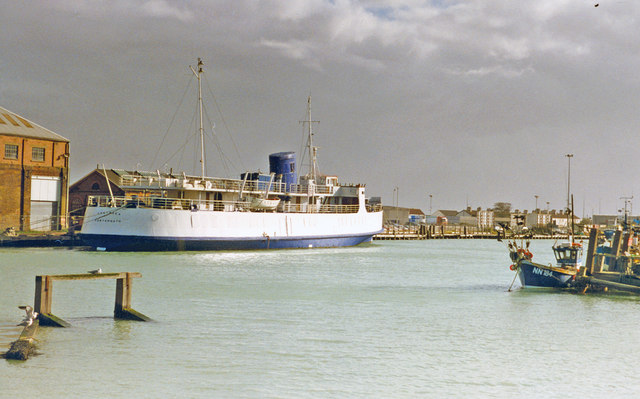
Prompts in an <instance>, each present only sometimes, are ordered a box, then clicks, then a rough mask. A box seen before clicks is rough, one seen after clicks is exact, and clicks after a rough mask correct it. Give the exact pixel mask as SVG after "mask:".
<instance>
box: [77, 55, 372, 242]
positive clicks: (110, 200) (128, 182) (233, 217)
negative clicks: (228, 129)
mask: <svg viewBox="0 0 640 399" xmlns="http://www.w3.org/2000/svg"><path fill="white" fill-rule="evenodd" d="M202 65H203V64H202V61H200V60H198V67H197V70H196V69H193V68H192V71H193V72H194V74H195V75H196V76H197V78H198V83H199V84H198V87H199V93H198V98H199V106H200V116H202V95H201V89H200V87H201V86H200V75H201V73H202ZM307 110H308V111H307V117H308V120H307V121H306V123H307V126H308V142H307V149H308V151H309V159H310V171H309V173H308V174H306V175H304V176H300V178H299V179H297V171H296V157H295V153H293V152H280V153H276V154H271V155H270V156H269V164H270V173H269V174H261V173H259V172H256V173H243V174H242V175H241V176H240V178H239V179H225V178H215V177H205V176H204V174H205V172H204V171H205V167H204V140H203V138H202V131H203V129H202V117H201V118H200V120H201V122H200V134H201V143H202V144H201V149H202V158H201V164H202V174H201V176H187V175H186V174H180V175H174V174H171V173H169V174H167V173H160V172H159V171H158V172H155V173H153V172H131V174H124V175H122V176H121V182H120V183H121V184H120V187H122V188H125V189H126V190H125V191H126V193H127V195H126V196H123V197H116V196H113V195H109V196H93V197H89V199H88V205H87V208H86V211H85V216H84V221H83V225H82V230H81V232H80V236H81V238H82V240H83V242H84V243H85V244H86V245H89V246H92V247H94V248H97V249H100V250H107V251H171V250H178V251H182V250H236V249H275V248H312V247H313V248H315V247H342V246H353V245H358V244H360V243H363V242H368V241H371V239H372V237H373V236H374V235H375V234H378V233H380V232H381V231H382V205H381V204H370V203H369V202H368V200H367V198H366V197H365V186H364V185H360V184H356V185H345V184H339V183H338V178H337V177H336V176H324V175H320V174H319V173H318V172H317V163H316V155H317V148H316V147H314V146H313V142H312V138H313V133H312V129H311V115H310V107H308V108H307ZM105 174H106V172H105ZM134 193H135V194H134Z"/></svg>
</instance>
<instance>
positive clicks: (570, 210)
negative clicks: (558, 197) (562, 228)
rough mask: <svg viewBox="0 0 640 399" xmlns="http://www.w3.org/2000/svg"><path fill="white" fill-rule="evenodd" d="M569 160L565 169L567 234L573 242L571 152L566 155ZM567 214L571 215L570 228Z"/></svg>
mask: <svg viewBox="0 0 640 399" xmlns="http://www.w3.org/2000/svg"><path fill="white" fill-rule="evenodd" d="M566 157H567V160H568V161H569V169H568V171H567V235H568V236H569V240H570V241H571V242H572V243H573V203H572V202H573V201H571V158H573V154H567V155H566ZM569 215H571V230H569Z"/></svg>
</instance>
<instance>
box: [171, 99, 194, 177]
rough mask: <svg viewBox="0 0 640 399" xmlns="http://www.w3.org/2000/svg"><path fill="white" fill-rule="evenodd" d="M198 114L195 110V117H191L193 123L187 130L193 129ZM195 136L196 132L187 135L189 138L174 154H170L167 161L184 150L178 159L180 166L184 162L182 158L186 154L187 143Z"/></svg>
mask: <svg viewBox="0 0 640 399" xmlns="http://www.w3.org/2000/svg"><path fill="white" fill-rule="evenodd" d="M196 114H197V111H195V112H194V116H193V117H192V119H191V124H190V125H189V129H188V130H187V131H191V130H192V127H193V126H194V124H195V118H196ZM194 137H196V134H192V135H187V139H186V140H185V142H184V143H183V144H182V145H181V146H180V147H178V148H177V149H176V150H175V151H174V152H173V154H171V156H169V158H168V159H167V161H166V162H167V163H168V162H169V161H170V160H171V159H173V157H174V156H176V154H177V153H178V152H180V151H182V154H181V155H180V160H179V161H178V166H179V165H181V164H182V158H183V156H184V150H185V148H186V147H187V144H189V142H190V141H191V139H193V138H194Z"/></svg>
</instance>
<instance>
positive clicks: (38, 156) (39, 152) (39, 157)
mask: <svg viewBox="0 0 640 399" xmlns="http://www.w3.org/2000/svg"><path fill="white" fill-rule="evenodd" d="M31 160H32V161H39V162H44V148H42V147H33V148H32V149H31Z"/></svg>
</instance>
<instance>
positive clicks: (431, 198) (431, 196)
mask: <svg viewBox="0 0 640 399" xmlns="http://www.w3.org/2000/svg"><path fill="white" fill-rule="evenodd" d="M431 200H433V195H432V194H429V216H431V213H432V211H431Z"/></svg>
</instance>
